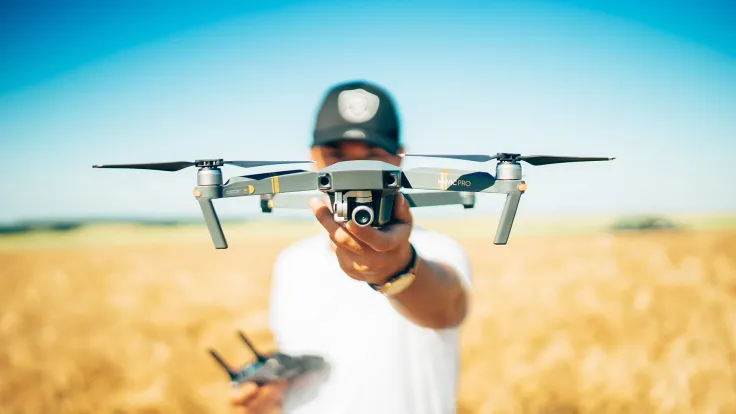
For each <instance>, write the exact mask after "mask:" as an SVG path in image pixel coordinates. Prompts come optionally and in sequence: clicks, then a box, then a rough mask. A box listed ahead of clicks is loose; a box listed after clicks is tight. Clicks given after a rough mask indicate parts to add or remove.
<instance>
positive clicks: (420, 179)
mask: <svg viewBox="0 0 736 414" xmlns="http://www.w3.org/2000/svg"><path fill="white" fill-rule="evenodd" d="M402 157H434V158H446V159H456V160H465V161H472V162H488V161H492V160H497V163H496V165H495V175H493V174H491V173H489V172H486V171H471V170H460V169H450V168H436V167H418V168H412V169H403V168H401V167H398V166H395V165H393V164H389V163H386V162H383V161H376V160H350V161H340V162H337V163H335V164H332V165H330V166H327V167H325V168H322V169H320V170H318V171H308V170H305V169H285V170H281V171H275V172H266V173H260V174H250V175H242V176H235V177H231V178H230V179H229V180H227V181H226V182H224V183H223V177H222V171H221V169H220V168H221V167H223V166H224V165H235V166H238V167H243V168H251V167H259V166H265V165H277V164H304V163H312V162H313V161H225V160H223V159H203V160H196V161H193V162H191V161H178V162H164V163H148V164H107V165H94V166H93V167H94V168H133V169H148V170H159V171H179V170H181V169H184V168H187V167H196V168H197V185H196V187H195V188H194V191H193V195H194V197H195V199H196V200H197V201H198V202H199V206H200V208H201V211H202V215H203V216H204V221H205V223H206V225H207V228H208V231H209V233H210V237H211V239H212V243H213V244H214V246H215V248H216V249H227V247H228V244H227V240H226V238H225V235H224V233H223V230H222V226H221V224H220V220H219V218H218V216H217V213H216V211H215V209H214V207H213V205H212V200H215V199H222V198H233V197H242V196H259V197H260V200H261V204H260V205H261V211H262V212H264V213H269V212H271V211H272V209H273V208H274V207H279V206H282V207H289V206H290V204H289V203H288V202H284V203H282V204H280V203H279V202H278V200H277V199H276V198H275V196H276V195H283V194H286V193H299V192H305V191H320V192H321V193H323V194H325V195H326V196H327V197H329V201H330V206H331V208H332V213H333V215H334V218H335V220H336V221H338V222H343V223H345V222H348V221H353V222H355V224H356V225H358V226H361V227H365V226H372V227H375V228H380V227H383V226H385V225H386V224H390V223H391V221H392V210H393V206H394V199H395V197H396V194H397V193H399V192H401V190H402V189H412V190H429V191H425V192H417V193H410V194H409V193H405V192H402V195H404V197H406V199H407V200H408V201H409V204H410V206H411V207H423V206H439V205H462V206H463V207H464V208H466V209H467V208H473V207H474V206H475V194H476V193H496V194H504V195H505V196H506V200H505V202H504V206H503V210H502V212H501V217H500V219H499V222H498V225H497V228H496V234H495V237H494V240H493V243H494V244H495V245H505V244H507V242H508V239H509V235H510V233H511V227H512V225H513V223H514V218H515V216H516V211H517V209H518V206H519V201H520V199H521V195H522V194H524V192H525V191H526V188H527V185H526V182H525V181H524V180H523V179H522V168H521V162H522V161H524V162H526V163H528V164H531V165H535V166H539V165H548V164H559V163H569V162H584V161H611V160H614V159H615V158H613V157H565V156H552V155H525V156H523V155H521V154H514V153H497V154H495V155H439V154H402ZM297 204H298V205H300V206H303V205H305V204H306V203H304V202H299V203H297ZM291 206H294V204H291Z"/></svg>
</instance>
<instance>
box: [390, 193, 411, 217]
mask: <svg viewBox="0 0 736 414" xmlns="http://www.w3.org/2000/svg"><path fill="white" fill-rule="evenodd" d="M392 213H393V217H394V220H396V221H398V222H400V223H407V224H413V223H414V217H413V216H412V214H411V205H409V202H408V201H406V197H404V194H402V193H396V197H395V198H394V211H393V212H392Z"/></svg>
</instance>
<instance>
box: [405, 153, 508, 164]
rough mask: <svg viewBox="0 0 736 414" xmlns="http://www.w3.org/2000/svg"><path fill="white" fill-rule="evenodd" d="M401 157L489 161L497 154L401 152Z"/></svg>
mask: <svg viewBox="0 0 736 414" xmlns="http://www.w3.org/2000/svg"><path fill="white" fill-rule="evenodd" d="M401 156H402V157H430V158H449V159H456V160H466V161H476V162H485V161H490V160H492V159H494V158H497V156H495V155H494V156H489V155H472V154H471V155H443V154H402V155H401Z"/></svg>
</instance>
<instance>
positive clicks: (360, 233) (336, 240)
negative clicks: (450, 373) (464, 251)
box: [312, 193, 468, 329]
mask: <svg viewBox="0 0 736 414" xmlns="http://www.w3.org/2000/svg"><path fill="white" fill-rule="evenodd" d="M312 209H313V211H314V214H315V216H316V217H317V220H319V222H320V223H321V224H322V226H323V227H324V228H325V229H326V230H327V232H328V233H329V235H330V238H331V239H332V243H333V247H334V250H335V254H336V255H337V259H338V261H339V263H340V266H341V267H342V269H343V270H344V271H345V273H346V274H348V276H350V277H352V278H353V279H356V280H360V281H363V282H367V283H375V284H382V283H384V282H385V281H386V280H387V279H388V278H389V277H391V276H392V275H394V274H395V273H397V272H399V271H401V270H402V269H404V268H405V267H406V266H407V264H408V263H409V262H410V260H411V246H410V244H409V236H410V235H411V231H412V227H413V219H412V215H411V211H410V206H409V204H408V203H407V202H406V200H405V199H404V198H403V196H402V195H401V194H400V193H399V194H397V195H396V204H395V206H394V219H395V221H396V223H394V224H391V226H389V227H387V228H385V229H381V230H378V229H375V228H372V227H359V226H355V225H354V224H355V223H353V222H348V223H347V225H343V224H342V223H338V222H336V221H335V220H334V218H333V215H332V212H331V211H330V209H329V207H328V206H327V205H325V204H324V203H323V202H322V201H321V200H313V202H312ZM417 253H418V262H417V267H416V279H415V281H414V283H412V284H411V286H409V287H408V288H407V289H406V290H404V291H402V292H400V293H398V294H396V295H395V296H392V297H390V299H389V300H390V301H391V304H392V305H393V306H394V308H396V309H397V310H398V311H399V312H401V314H402V315H404V316H405V317H406V318H408V319H409V320H411V321H413V322H414V323H416V324H418V325H420V326H424V327H429V328H433V329H443V328H449V327H453V326H457V325H459V324H460V323H461V322H462V321H463V320H464V318H465V315H466V314H467V308H468V292H467V291H466V289H465V285H464V284H463V282H462V280H461V276H460V275H459V274H458V273H457V271H456V270H455V269H453V268H451V267H450V266H448V265H446V264H443V263H440V262H439V261H435V260H427V259H424V258H423V257H422V256H421V254H419V252H417Z"/></svg>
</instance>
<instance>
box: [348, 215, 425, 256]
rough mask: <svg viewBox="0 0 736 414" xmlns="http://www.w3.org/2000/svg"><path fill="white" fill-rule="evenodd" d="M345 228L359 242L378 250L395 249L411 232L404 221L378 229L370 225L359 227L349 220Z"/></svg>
mask: <svg viewBox="0 0 736 414" xmlns="http://www.w3.org/2000/svg"><path fill="white" fill-rule="evenodd" d="M346 228H347V230H348V231H349V232H350V233H351V234H352V235H353V236H354V237H355V238H356V239H357V240H358V241H359V242H361V243H364V244H366V245H367V246H368V247H370V248H371V249H373V250H375V251H378V252H386V251H390V250H393V249H395V248H396V247H398V246H400V245H401V244H402V242H404V241H406V240H407V239H408V238H409V235H410V234H411V227H410V226H409V225H408V224H404V223H399V224H391V225H389V226H386V227H385V228H384V229H383V230H379V229H376V228H373V227H370V226H366V227H360V226H357V225H355V222H352V221H351V222H349V223H348V225H347V226H346Z"/></svg>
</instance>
